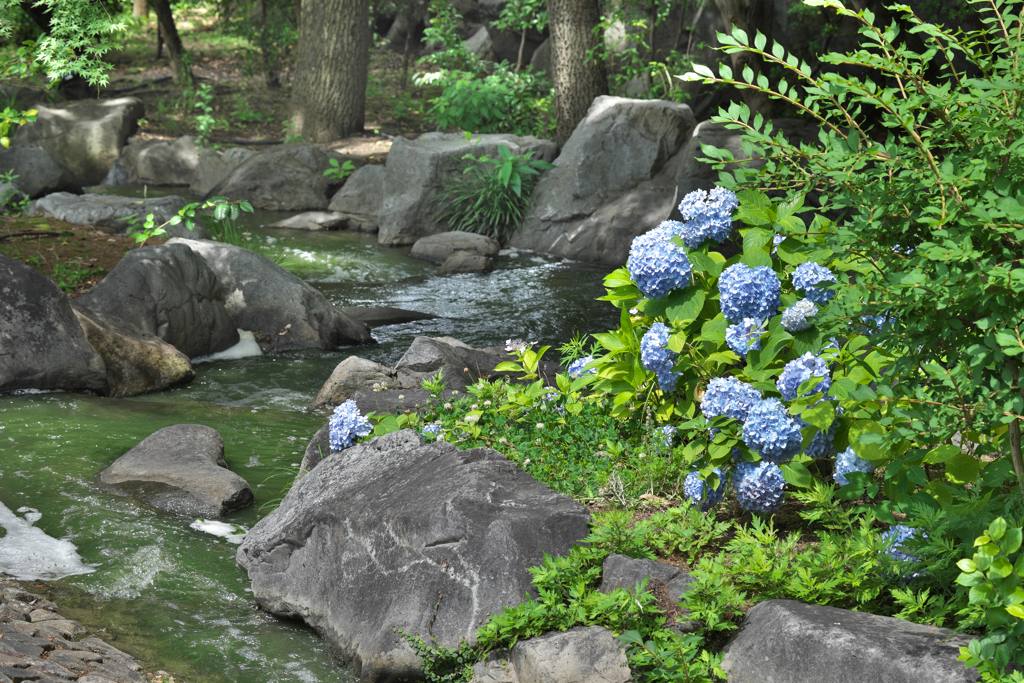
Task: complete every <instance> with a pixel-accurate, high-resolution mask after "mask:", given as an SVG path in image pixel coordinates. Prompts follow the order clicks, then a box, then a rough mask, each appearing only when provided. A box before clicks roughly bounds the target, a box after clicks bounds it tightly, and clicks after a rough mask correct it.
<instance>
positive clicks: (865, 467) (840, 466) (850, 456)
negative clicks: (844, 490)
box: [833, 448, 875, 486]
mask: <svg viewBox="0 0 1024 683" xmlns="http://www.w3.org/2000/svg"><path fill="white" fill-rule="evenodd" d="M874 471H875V466H874V464H873V463H872V462H871V461H870V460H865V459H864V458H859V457H857V454H856V453H854V452H853V449H852V448H847V449H846V450H845V451H843V452H842V453H840V454H839V455H838V456H836V473H835V474H834V475H833V479H835V480H836V483H837V484H839V485H840V486H846V485H847V484H849V483H850V481H849V480H848V479H847V478H846V475H847V474H849V473H850V472H864V473H865V474H867V473H868V472H874Z"/></svg>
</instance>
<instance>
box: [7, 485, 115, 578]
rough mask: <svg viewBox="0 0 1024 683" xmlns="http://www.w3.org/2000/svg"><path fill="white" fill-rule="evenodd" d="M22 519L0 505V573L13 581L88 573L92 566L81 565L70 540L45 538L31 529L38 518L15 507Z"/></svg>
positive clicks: (44, 534) (39, 532) (26, 510)
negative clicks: (1, 530) (2, 533)
mask: <svg viewBox="0 0 1024 683" xmlns="http://www.w3.org/2000/svg"><path fill="white" fill-rule="evenodd" d="M18 512H20V513H23V514H24V515H25V518H24V519H22V518H21V517H19V516H18V515H16V514H15V513H13V512H11V510H10V508H8V507H7V506H5V505H4V504H3V503H0V527H3V528H4V529H5V530H6V531H7V534H6V535H5V536H4V537H3V538H0V573H4V574H8V575H10V576H13V577H14V578H16V579H21V580H23V581H32V580H35V579H47V580H53V579H60V578H63V577H65V576H73V575H75V574H89V573H91V572H94V571H96V569H95V567H92V566H90V565H87V564H85V563H84V562H82V558H81V557H80V556H79V555H78V549H77V548H76V547H75V544H74V543H72V542H71V541H66V540H61V539H57V538H54V537H53V536H50V535H48V534H47V533H46V532H45V531H43V530H42V529H37V528H36V527H34V526H32V525H33V524H35V523H36V522H38V521H39V520H40V519H41V518H42V514H40V512H39V511H38V510H36V509H34V508H27V507H22V508H18Z"/></svg>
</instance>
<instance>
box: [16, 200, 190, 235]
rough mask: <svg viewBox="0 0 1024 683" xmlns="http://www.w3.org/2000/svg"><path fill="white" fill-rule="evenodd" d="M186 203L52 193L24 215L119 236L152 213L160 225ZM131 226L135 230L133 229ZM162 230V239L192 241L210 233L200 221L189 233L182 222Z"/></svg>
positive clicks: (36, 202)
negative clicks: (173, 238)
mask: <svg viewBox="0 0 1024 683" xmlns="http://www.w3.org/2000/svg"><path fill="white" fill-rule="evenodd" d="M188 203H189V202H188V200H186V199H184V198H183V197H178V196H177V195H168V196H166V197H153V198H151V199H135V198H133V197H118V196H116V195H109V194H71V193H70V192H54V193H53V194H48V195H46V196H45V197H43V198H42V199H37V200H36V201H34V202H32V204H31V205H30V206H29V210H28V213H29V214H30V215H32V216H49V217H50V218H56V219H57V220H61V221H67V222H68V223H77V224H79V225H93V226H95V227H97V228H100V229H101V230H103V231H104V232H108V233H110V234H111V235H119V234H125V233H126V232H128V231H129V230H131V231H132V232H135V231H137V230H139V229H141V227H142V225H143V223H145V221H146V217H147V216H148V215H149V214H153V221H154V222H155V224H156V225H163V224H164V223H167V221H169V220H171V218H173V217H174V216H177V215H178V211H179V210H181V208H182V207H183V206H185V205H186V204H188ZM133 224H134V225H135V226H136V227H134V228H133V227H132V225H133ZM164 230H165V231H167V235H165V237H166V236H168V235H169V236H186V235H188V236H190V237H194V238H196V239H209V238H210V231H209V230H207V229H206V226H205V225H203V223H202V222H201V221H196V223H195V227H194V228H193V229H192V230H189V229H188V228H187V227H185V224H184V223H178V224H176V225H165V226H164Z"/></svg>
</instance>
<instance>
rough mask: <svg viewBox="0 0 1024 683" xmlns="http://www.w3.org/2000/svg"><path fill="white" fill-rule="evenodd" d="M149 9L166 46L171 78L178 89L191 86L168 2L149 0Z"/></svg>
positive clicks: (183, 50)
mask: <svg viewBox="0 0 1024 683" xmlns="http://www.w3.org/2000/svg"><path fill="white" fill-rule="evenodd" d="M149 5H150V7H152V8H153V11H154V12H156V23H157V25H158V26H159V28H160V36H161V37H162V38H163V40H164V44H165V45H166V46H167V56H168V57H169V58H170V62H171V78H172V79H173V80H174V84H175V85H176V86H178V87H181V88H185V87H189V86H191V85H192V68H191V67H190V66H189V65H188V62H187V61H186V60H185V48H184V47H183V46H182V44H181V37H180V36H179V35H178V27H177V26H175V25H174V15H173V14H172V13H171V3H170V0H149Z"/></svg>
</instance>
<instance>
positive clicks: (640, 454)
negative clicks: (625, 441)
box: [636, 453, 644, 458]
mask: <svg viewBox="0 0 1024 683" xmlns="http://www.w3.org/2000/svg"><path fill="white" fill-rule="evenodd" d="M636 457H638V458H642V457H644V454H643V453H639V454H637V456H636Z"/></svg>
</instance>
